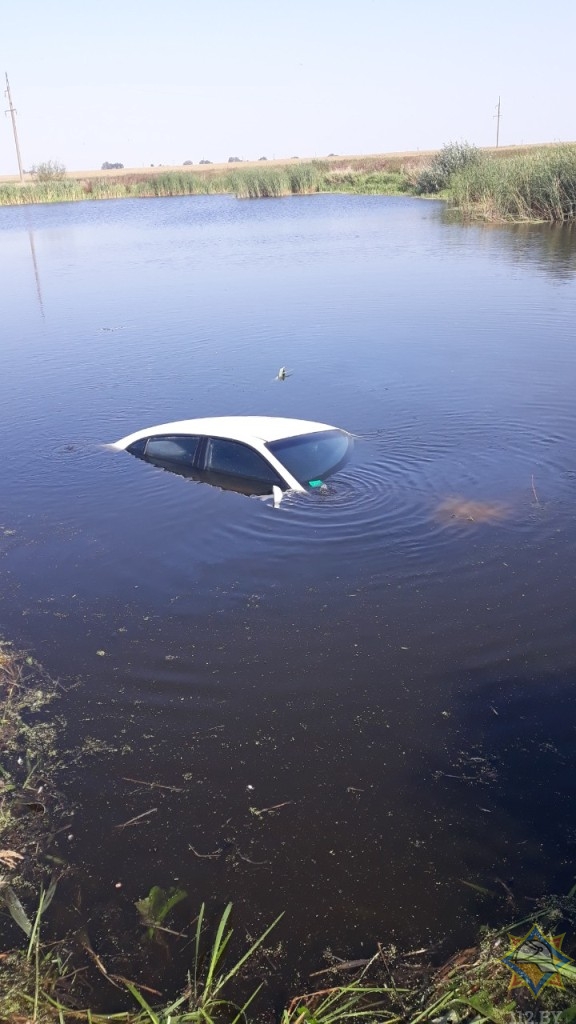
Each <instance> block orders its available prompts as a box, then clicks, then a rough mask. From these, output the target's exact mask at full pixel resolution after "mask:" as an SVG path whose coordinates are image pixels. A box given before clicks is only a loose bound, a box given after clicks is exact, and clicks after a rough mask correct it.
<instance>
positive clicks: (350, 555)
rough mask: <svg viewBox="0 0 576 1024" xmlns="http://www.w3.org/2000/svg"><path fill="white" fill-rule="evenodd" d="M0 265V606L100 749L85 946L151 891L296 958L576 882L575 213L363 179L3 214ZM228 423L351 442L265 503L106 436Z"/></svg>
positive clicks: (314, 957) (80, 780)
mask: <svg viewBox="0 0 576 1024" xmlns="http://www.w3.org/2000/svg"><path fill="white" fill-rule="evenodd" d="M0 274H1V280H2V282H3V285H2V292H1V296H0V304H1V332H2V340H1V343H0V353H1V358H2V374H1V378H0V381H1V382H0V389H1V403H0V429H1V436H2V439H3V442H4V443H3V458H2V488H1V498H0V632H1V633H2V634H3V635H4V636H5V637H8V638H10V639H12V640H14V641H15V642H16V643H17V644H19V645H22V646H25V647H26V648H27V649H29V650H30V651H31V652H32V653H33V654H34V656H35V657H36V658H37V659H38V660H39V661H41V662H42V663H43V664H44V666H45V667H46V668H47V669H48V671H50V672H51V673H52V674H53V675H55V676H58V677H60V678H61V679H62V681H63V683H64V684H65V686H66V692H65V693H64V696H63V698H62V700H61V701H60V708H59V711H61V712H62V713H64V715H65V717H66V720H67V727H66V730H65V740H66V744H67V745H68V746H74V745H85V744H86V742H87V740H88V739H89V738H91V739H96V740H98V741H99V743H100V746H104V748H105V749H104V750H103V751H101V752H100V753H98V754H96V755H93V756H92V757H91V758H90V760H89V762H88V763H87V764H88V766H87V767H84V768H81V769H73V768H71V769H70V770H69V771H68V772H66V773H64V774H63V777H62V779H61V784H62V787H63V788H64V789H65V791H66V793H67V796H68V798H69V799H70V800H71V802H73V803H74V805H75V808H76V812H75V815H74V820H73V825H72V826H71V828H70V833H69V834H70V835H71V836H72V838H71V839H69V840H68V839H66V838H63V839H62V847H63V851H64V854H65V856H66V858H67V859H68V860H69V861H70V862H71V864H72V865H73V867H74V870H75V872H76V877H77V878H80V879H81V883H80V884H81V888H82V892H83V898H82V908H83V910H82V913H83V914H84V915H85V918H86V920H87V922H88V925H87V927H88V930H89V933H90V935H91V938H92V941H93V943H97V944H98V949H99V951H100V952H101V953H105V952H106V950H107V945H106V943H107V942H110V941H111V940H110V928H108V929H107V930H106V929H104V928H103V926H102V925H99V923H98V922H99V921H102V920H103V919H104V918H103V916H102V907H103V906H105V907H106V908H107V912H113V913H114V915H115V916H114V920H115V921H116V922H117V924H116V926H117V928H118V930H119V933H122V934H123V935H124V936H126V935H129V934H130V929H132V930H133V931H134V930H136V931H137V924H136V923H135V920H134V901H135V900H136V899H139V898H141V897H142V896H143V895H145V894H146V893H147V892H148V890H149V888H150V886H151V885H154V884H157V885H162V886H164V887H165V888H166V887H168V886H170V885H174V884H179V885H182V886H183V887H184V888H186V890H187V891H188V893H189V897H190V898H189V902H188V904H187V908H188V909H186V910H185V911H184V910H183V911H182V913H184V912H186V913H189V914H191V915H192V914H193V911H194V910H195V909H196V908H197V907H198V905H199V903H200V902H201V901H202V900H206V901H207V902H208V904H209V906H212V907H216V906H219V905H220V904H221V903H223V902H225V901H227V900H232V901H233V902H234V904H235V905H236V910H237V914H238V918H239V920H240V921H241V922H242V923H243V924H244V925H245V927H246V928H248V930H249V931H250V932H251V933H252V934H254V933H255V932H256V931H257V930H258V929H259V928H263V927H264V926H265V925H267V924H268V923H269V922H270V921H271V920H272V919H273V918H274V917H275V916H276V915H277V914H278V913H280V912H281V911H283V910H285V911H286V916H285V918H284V921H283V923H282V925H281V926H280V929H279V933H278V934H279V938H280V937H281V938H282V939H283V941H284V943H285V945H286V946H288V948H289V955H290V956H291V957H292V962H293V963H296V964H298V965H301V964H302V963H304V964H308V965H309V966H310V967H311V968H313V966H321V965H322V956H321V954H322V951H323V950H324V949H325V947H326V946H330V947H331V948H332V949H333V950H334V951H335V952H337V953H338V954H339V955H342V956H343V957H347V956H351V955H361V953H362V950H367V951H368V952H370V951H371V950H372V949H373V944H374V942H375V941H378V940H379V941H382V942H388V941H391V940H394V941H396V942H398V943H400V944H402V945H408V944H410V943H417V944H419V945H421V944H427V943H428V942H429V941H430V942H432V943H442V942H443V943H444V944H445V946H446V948H448V947H451V945H452V946H455V945H456V944H457V943H458V942H459V941H460V940H462V941H467V940H468V939H469V938H470V933H471V932H473V929H474V928H475V927H476V925H477V924H478V923H479V922H482V921H485V920H498V921H502V920H505V919H507V917H506V915H508V916H509V917H510V919H512V918H513V917H514V913H515V910H516V909H517V908H518V907H523V908H524V907H525V905H526V903H525V901H526V900H529V899H530V898H533V897H535V896H538V895H540V894H541V893H542V892H549V891H554V890H557V891H565V890H567V889H568V888H570V885H571V884H572V881H573V876H574V864H573V849H574V841H575V833H574V830H573V822H572V817H573V815H572V809H573V797H572V775H573V771H574V768H575V767H576V754H575V745H574V737H575V726H576V705H575V700H576V697H575V693H576V691H575V688H574V680H575V667H576V652H575V639H576V613H575V611H574V608H575V607H576V606H575V603H574V589H575V588H574V571H573V567H574V565H575V558H576V526H575V522H574V494H575V489H576V459H575V456H574V436H575V431H576V410H575V403H574V389H575V384H576V345H575V341H574V339H575V335H574V325H575V323H576V284H575V279H576V238H575V237H574V236H573V235H572V234H571V233H570V231H569V230H568V229H552V228H549V227H547V226H532V227H525V226H523V227H521V228H490V227H483V226H461V225H458V224H455V223H451V222H450V221H449V220H448V219H447V218H446V217H445V215H444V214H443V210H442V206H441V204H439V203H430V202H427V203H425V202H421V201H416V200H408V199H391V198H382V197H375V196H374V197H373V196H370V197H349V196H346V197H344V196H310V197H299V198H290V199H285V200H284V199H282V200H270V201H268V200H259V201H256V202H238V201H236V200H234V199H231V198H227V197H226V198H224V197H206V198H203V197H202V198H182V199H163V200H142V201H140V200H134V201H122V202H113V201H109V202H103V203H97V202H93V203H86V204H69V205H59V206H46V207H35V208H29V209H28V208H24V209H0ZM280 366H288V367H290V368H291V369H292V370H293V375H292V376H291V377H289V378H288V379H287V380H286V381H284V382H279V381H275V380H274V378H275V376H276V374H277V372H278V369H279V367H280ZM224 414H264V415H278V416H290V417H293V416H295V417H302V418H305V419H313V420H319V421H322V422H326V423H332V424H334V425H336V426H340V427H344V428H346V429H347V430H349V431H352V432H353V433H355V434H357V435H359V439H358V441H357V444H356V450H355V455H354V458H353V460H352V461H351V462H350V463H349V464H348V465H347V466H346V467H345V468H344V469H343V470H342V471H341V472H340V473H339V474H338V475H337V476H336V477H334V478H333V480H332V481H331V487H330V490H329V493H328V494H316V495H312V496H302V497H300V496H297V497H288V498H287V499H286V500H285V501H284V502H283V503H282V505H281V507H280V509H276V510H275V509H274V508H272V507H271V505H270V504H269V503H266V502H262V501H259V500H255V499H249V498H246V497H243V496H241V495H237V494H234V493H231V492H221V491H218V490H216V489H214V488H210V487H208V486H206V485H201V484H195V483H192V482H190V481H187V480H184V479H183V478H181V477H178V476H175V475H172V474H170V473H166V472H163V471H161V470H159V469H156V468H154V467H152V466H149V465H146V464H144V463H142V462H139V461H137V460H135V459H132V458H130V457H129V456H127V455H125V454H123V453H112V452H110V451H109V450H107V449H105V448H104V447H102V445H103V444H104V443H105V442H109V441H113V440H116V439H117V438H119V437H122V436H123V435H125V434H127V433H129V432H131V431H133V430H137V429H140V428H141V427H145V426H148V425H152V424H155V423H161V422H166V421H170V420H176V419H181V418H188V417H195V416H212V415H224ZM72 683H74V684H75V685H74V686H71V684H72ZM127 779H138V780H141V781H142V782H148V783H151V782H153V783H156V784H160V785H161V786H170V787H174V788H172V789H159V788H152V787H150V786H145V785H142V784H137V783H134V782H131V781H126V780H127ZM278 804H282V805H283V806H282V807H280V808H279V809H277V810H274V811H268V810H264V809H266V808H270V807H274V806H275V805H278ZM153 808H154V810H153V811H152V809H153ZM147 811H152V813H150V814H149V815H147V816H146V817H145V818H143V819H142V820H141V821H140V823H139V824H137V825H135V826H134V827H129V828H127V829H118V828H117V827H116V826H117V825H118V824H120V823H122V822H124V821H126V820H127V819H128V818H130V817H133V816H136V815H139V814H143V813H144V812H147ZM206 854H213V856H210V857H207V856H206ZM464 882H472V883H474V884H477V885H481V886H483V887H485V888H487V889H489V890H491V891H492V892H493V893H494V895H493V897H491V898H486V897H482V895H481V894H480V893H479V892H477V891H475V890H473V889H471V888H470V887H469V886H466V885H465V884H464ZM117 883H121V888H116V885H117ZM509 890H511V891H512V892H513V893H514V894H515V899H516V900H517V906H516V908H514V907H512V908H511V907H510V898H509ZM523 901H524V902H523ZM529 905H530V904H529V903H528V906H529ZM526 912H527V913H529V910H528V911H526ZM180 924H182V921H181V922H180ZM99 929H100V931H99ZM123 941H124V939H123ZM125 941H126V943H128V939H125Z"/></svg>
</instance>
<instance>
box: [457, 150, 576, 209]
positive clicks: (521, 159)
mask: <svg viewBox="0 0 576 1024" xmlns="http://www.w3.org/2000/svg"><path fill="white" fill-rule="evenodd" d="M449 197H450V202H451V204H452V205H453V206H454V207H455V208H456V209H457V210H458V211H459V212H460V213H461V214H462V215H463V216H464V217H467V218H469V219H475V220H478V219H481V220H486V221H495V222H506V221H515V222H520V221H548V222H550V223H568V222H572V221H574V220H575V219H576V146H557V147H553V148H549V149H546V150H541V151H539V152H535V153H532V154H530V155H527V156H512V157H509V158H508V159H506V160H499V159H496V158H495V157H494V156H483V157H482V158H481V159H480V160H478V161H477V162H475V163H473V164H471V165H470V166H467V167H465V168H463V169H462V170H460V171H458V173H456V174H455V175H454V177H453V178H452V179H451V181H450V184H449Z"/></svg>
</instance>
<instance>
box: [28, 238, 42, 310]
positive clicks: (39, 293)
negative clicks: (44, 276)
mask: <svg viewBox="0 0 576 1024" xmlns="http://www.w3.org/2000/svg"><path fill="white" fill-rule="evenodd" d="M28 238H29V241H30V253H31V256H32V266H33V267H34V280H35V282H36V295H37V296H38V305H39V307H40V312H41V314H42V316H44V305H43V303H42V288H41V285H40V274H39V272H38V261H37V259H36V248H35V245H34V232H33V231H28Z"/></svg>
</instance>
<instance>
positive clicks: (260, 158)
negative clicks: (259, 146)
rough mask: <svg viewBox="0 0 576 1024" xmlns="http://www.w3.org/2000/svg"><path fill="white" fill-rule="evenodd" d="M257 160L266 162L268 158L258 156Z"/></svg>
mask: <svg viewBox="0 0 576 1024" xmlns="http://www.w3.org/2000/svg"><path fill="white" fill-rule="evenodd" d="M258 159H259V160H267V159H268V157H267V156H259V157H258Z"/></svg>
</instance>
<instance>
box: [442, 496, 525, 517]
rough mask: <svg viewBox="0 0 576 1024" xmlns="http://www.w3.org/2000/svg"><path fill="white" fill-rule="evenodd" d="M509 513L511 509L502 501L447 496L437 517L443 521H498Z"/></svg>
mask: <svg viewBox="0 0 576 1024" xmlns="http://www.w3.org/2000/svg"><path fill="white" fill-rule="evenodd" d="M509 515H510V509H509V508H508V506H507V505H504V504H502V503H501V502H498V501H471V500H470V499H468V498H460V497H454V498H445V499H444V501H441V502H440V504H439V505H438V506H437V507H436V510H435V518H436V519H438V520H440V522H442V523H497V522H500V521H501V520H502V519H506V517H507V516H509Z"/></svg>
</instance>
